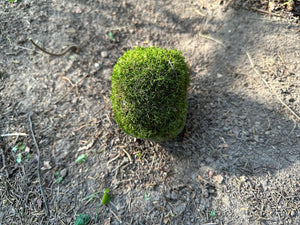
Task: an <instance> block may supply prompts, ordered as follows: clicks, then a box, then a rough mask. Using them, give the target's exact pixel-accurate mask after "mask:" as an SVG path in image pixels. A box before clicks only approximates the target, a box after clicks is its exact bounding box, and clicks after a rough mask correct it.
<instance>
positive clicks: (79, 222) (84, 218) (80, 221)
mask: <svg viewBox="0 0 300 225" xmlns="http://www.w3.org/2000/svg"><path fill="white" fill-rule="evenodd" d="M90 220H91V217H90V216H89V215H87V214H79V216H78V217H77V219H76V221H75V222H74V225H86V224H88V223H89V222H90Z"/></svg>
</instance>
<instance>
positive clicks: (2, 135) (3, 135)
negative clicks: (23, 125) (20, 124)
mask: <svg viewBox="0 0 300 225" xmlns="http://www.w3.org/2000/svg"><path fill="white" fill-rule="evenodd" d="M0 136H1V137H11V136H25V137H26V136H28V134H25V133H11V134H1V135H0Z"/></svg>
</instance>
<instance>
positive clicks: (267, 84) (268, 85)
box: [246, 51, 300, 120]
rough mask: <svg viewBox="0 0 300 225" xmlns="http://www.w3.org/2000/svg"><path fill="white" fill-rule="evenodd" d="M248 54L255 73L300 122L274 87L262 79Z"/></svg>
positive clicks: (299, 117) (298, 117) (299, 118)
mask: <svg viewBox="0 0 300 225" xmlns="http://www.w3.org/2000/svg"><path fill="white" fill-rule="evenodd" d="M246 54H247V56H248V59H249V61H250V64H251V66H252V68H253V70H254V72H255V73H256V74H257V75H258V76H259V78H260V79H261V80H262V81H263V82H264V83H265V85H266V86H267V87H268V88H269V89H270V91H271V92H272V93H273V94H275V95H276V97H277V99H278V100H279V102H280V103H281V104H282V105H283V106H284V107H286V108H287V109H288V110H289V111H290V112H291V113H292V114H293V115H294V116H295V117H296V118H297V119H298V120H300V116H298V115H297V113H295V112H294V111H293V110H292V109H291V108H290V107H289V106H288V105H287V104H285V103H284V102H283V101H282V100H281V98H280V96H279V95H278V94H277V92H276V91H275V90H274V89H273V88H272V86H271V85H270V84H269V83H268V82H267V81H266V80H265V79H264V78H263V77H262V75H261V73H260V71H259V70H258V69H256V68H255V65H254V63H253V60H252V58H251V56H250V54H249V52H247V51H246Z"/></svg>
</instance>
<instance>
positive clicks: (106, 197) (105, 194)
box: [101, 189, 110, 205]
mask: <svg viewBox="0 0 300 225" xmlns="http://www.w3.org/2000/svg"><path fill="white" fill-rule="evenodd" d="M109 191H110V190H109V189H105V191H104V195H103V198H102V202H101V204H102V205H105V204H107V203H108V202H109V201H110V196H109V195H108V194H107V192H109Z"/></svg>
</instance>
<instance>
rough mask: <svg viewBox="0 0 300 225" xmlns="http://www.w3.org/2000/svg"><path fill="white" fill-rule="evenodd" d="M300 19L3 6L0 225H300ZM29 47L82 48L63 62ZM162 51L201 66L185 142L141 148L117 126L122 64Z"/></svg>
mask: <svg viewBox="0 0 300 225" xmlns="http://www.w3.org/2000/svg"><path fill="white" fill-rule="evenodd" d="M299 14H300V3H299V1H292V2H291V1H289V2H288V1H270V2H268V1H259V0H257V1H255V0H252V1H217V0H215V1H211V0H194V1H182V0H160V1H159V0H137V1H136V0H103V1H101V0H98V1H88V0H73V1H54V0H52V1H49V0H40V1H30V0H21V1H18V2H16V3H13V2H9V1H4V0H3V1H0V135H1V136H0V206H1V209H0V224H1V225H2V224H3V225H6V224H74V221H75V220H76V218H77V216H78V215H79V214H88V215H89V216H90V217H91V221H90V224H106V225H108V224H113V225H117V224H139V225H143V224H172V225H173V224H274V225H275V224H276V225H278V224H293V225H294V224H300V211H299V208H300V118H299V115H300V40H299V36H300V30H299V29H300V26H299V24H300V20H299ZM30 39H32V40H33V41H34V42H35V43H37V44H38V45H40V46H42V47H43V48H45V49H47V50H48V51H51V52H55V53H59V52H62V51H63V50H64V49H66V48H68V46H73V45H76V46H78V47H79V48H78V51H75V52H74V51H72V50H71V51H69V52H67V53H66V54H65V55H63V56H60V57H55V56H51V55H49V54H46V53H44V52H42V51H41V50H39V49H37V48H36V47H35V46H34V45H33V44H32V43H31V42H30ZM153 45H155V46H159V47H163V48H168V49H170V48H176V49H179V50H181V51H182V52H183V54H184V56H185V57H186V60H187V62H188V63H189V64H190V65H191V69H192V74H191V82H190V86H189V93H188V104H189V108H188V115H187V122H186V127H185V133H184V137H183V140H172V141H169V142H165V143H153V142H149V141H143V140H137V139H135V138H133V137H129V136H127V135H125V134H124V133H123V132H122V131H121V130H120V129H119V128H118V126H117V124H116V123H115V121H114V119H113V112H112V110H111V103H110V100H109V97H110V90H111V87H110V85H111V82H110V77H111V72H112V68H113V66H114V64H115V63H116V62H117V59H118V58H119V57H120V56H121V55H122V54H123V53H124V52H125V51H126V50H127V49H131V48H133V47H134V46H153ZM30 119H31V120H32V124H31V123H30ZM31 125H32V126H31ZM31 130H32V131H33V132H34V136H32V135H31ZM34 137H35V139H36V142H37V143H36V144H37V146H38V147H36V144H35V143H34ZM39 153H40V155H39ZM82 154H86V156H87V160H86V161H85V162H83V163H78V162H76V159H77V158H78V156H80V155H82ZM38 167H40V172H39V174H40V179H39V176H38ZM106 188H109V189H110V192H109V195H110V196H111V201H110V202H109V203H108V204H107V205H102V204H101V199H102V197H103V190H104V189H106ZM41 190H43V193H44V194H42V192H41Z"/></svg>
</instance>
